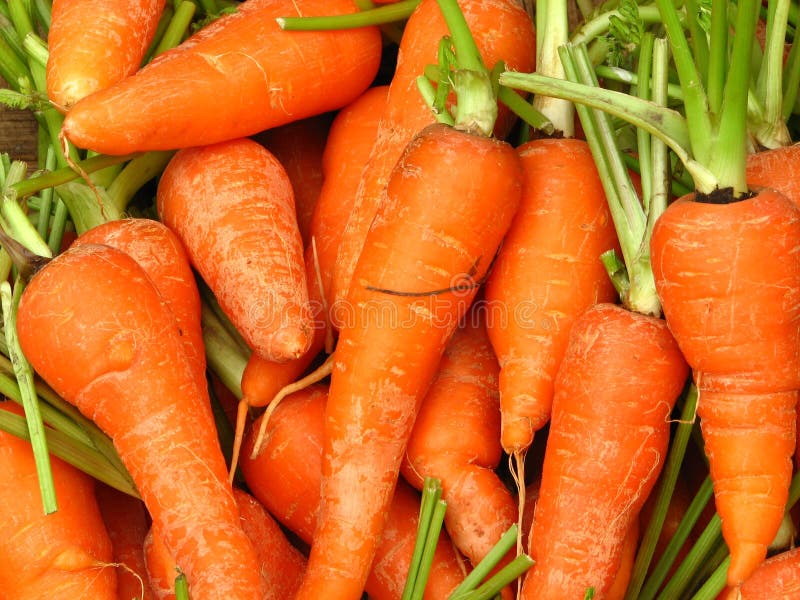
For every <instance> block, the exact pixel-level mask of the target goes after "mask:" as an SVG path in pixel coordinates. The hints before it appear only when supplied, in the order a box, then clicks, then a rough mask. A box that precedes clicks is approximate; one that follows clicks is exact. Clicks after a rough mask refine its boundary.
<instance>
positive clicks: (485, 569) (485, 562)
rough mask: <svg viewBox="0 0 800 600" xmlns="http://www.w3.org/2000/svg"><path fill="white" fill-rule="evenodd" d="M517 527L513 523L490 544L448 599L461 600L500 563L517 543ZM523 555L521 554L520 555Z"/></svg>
mask: <svg viewBox="0 0 800 600" xmlns="http://www.w3.org/2000/svg"><path fill="white" fill-rule="evenodd" d="M518 532H519V528H518V527H517V524H516V523H514V524H513V525H511V527H509V528H508V530H507V531H506V532H505V533H504V534H503V535H502V536H500V539H499V540H498V541H497V543H495V545H494V546H492V549H491V550H489V552H488V553H487V554H486V556H484V557H483V559H482V560H481V561H480V562H479V563H478V564H477V565H475V568H474V569H472V571H470V572H469V573H468V574H467V576H466V577H464V580H463V581H462V582H461V583H460V584H459V585H458V587H456V589H454V590H453V592H452V593H451V594H450V597H449V599H448V600H461V596H462V595H463V594H466V593H467V592H470V591H472V590H474V589H476V588H478V586H479V585H480V583H481V582H482V581H483V580H484V579H486V577H487V576H488V575H489V573H491V572H492V570H493V569H494V568H495V567H496V566H497V565H498V564H499V563H500V561H501V560H502V559H503V557H505V556H506V555H507V554H508V553H509V552H510V551H511V549H512V548H514V546H515V545H516V543H517V534H518ZM520 556H523V555H520Z"/></svg>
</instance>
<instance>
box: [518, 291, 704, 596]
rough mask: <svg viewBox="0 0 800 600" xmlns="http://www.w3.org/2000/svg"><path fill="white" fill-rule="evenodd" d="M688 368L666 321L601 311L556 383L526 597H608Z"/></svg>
mask: <svg viewBox="0 0 800 600" xmlns="http://www.w3.org/2000/svg"><path fill="white" fill-rule="evenodd" d="M688 375H689V368H688V366H687V364H686V361H685V360H684V358H683V355H682V354H681V352H680V349H679V348H678V345H677V343H676V342H675V339H674V338H673V337H672V334H671V333H670V331H669V329H668V328H667V324H666V323H665V322H664V321H663V320H661V319H656V318H654V317H650V316H647V315H643V314H640V313H636V312H633V311H629V310H627V309H625V308H622V307H621V306H618V305H615V304H608V303H602V304H595V305H594V306H592V307H590V308H588V309H587V310H585V311H584V312H583V313H582V314H581V315H580V316H579V317H578V318H577V319H576V320H575V322H574V324H573V326H572V330H571V331H570V337H569V342H568V345H567V349H566V352H565V354H564V358H563V360H562V362H561V366H560V367H559V370H558V374H557V376H556V381H555V395H554V397H553V410H552V417H551V419H550V426H549V432H548V438H547V446H546V449H545V455H544V463H543V465H542V478H541V483H540V487H539V497H538V500H537V502H536V508H535V510H534V517H533V525H532V528H531V532H530V537H529V540H530V542H529V543H530V555H531V558H533V560H534V561H535V564H534V566H533V567H532V568H531V570H530V571H528V573H527V575H526V576H525V580H524V583H523V588H522V598H524V599H525V600H528V599H531V600H532V599H534V598H547V599H548V600H558V599H561V598H563V599H564V600H572V599H574V598H583V597H584V594H585V593H586V591H587V590H588V589H589V588H593V589H594V592H595V594H594V597H595V598H598V599H600V598H604V597H605V594H606V593H607V592H608V590H609V589H610V587H611V585H612V583H613V581H614V578H615V577H616V574H617V572H618V570H619V567H620V564H621V560H622V556H623V548H624V544H625V538H626V536H627V535H628V534H629V532H630V529H631V527H632V526H633V523H634V521H635V520H636V519H638V518H639V512H640V511H641V509H642V506H643V505H644V503H645V501H646V500H647V497H648V495H649V493H650V491H651V490H652V488H653V486H654V485H655V483H656V480H657V479H658V475H659V473H660V471H661V468H662V466H663V463H664V459H665V457H666V454H667V448H668V444H669V434H670V428H669V418H670V413H671V411H672V407H673V405H674V403H675V401H676V400H677V398H678V395H679V394H680V392H681V390H682V389H683V387H684V385H685V384H686V379H687V377H688Z"/></svg>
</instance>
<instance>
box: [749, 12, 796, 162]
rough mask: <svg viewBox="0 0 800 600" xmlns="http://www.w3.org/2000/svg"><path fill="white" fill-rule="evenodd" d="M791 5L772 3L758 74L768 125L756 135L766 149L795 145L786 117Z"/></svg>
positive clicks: (757, 82)
mask: <svg viewBox="0 0 800 600" xmlns="http://www.w3.org/2000/svg"><path fill="white" fill-rule="evenodd" d="M790 3H791V2H790V0H770V2H769V7H770V10H769V12H768V17H767V35H766V45H765V51H764V58H763V60H762V61H761V68H760V69H759V71H758V78H757V81H756V91H755V94H756V96H757V97H758V98H759V100H761V102H762V104H763V105H764V121H763V124H761V127H757V128H756V131H755V132H754V133H755V136H756V139H757V140H758V142H759V143H760V144H761V145H762V146H764V147H766V148H777V147H779V146H787V145H789V144H790V143H791V136H790V135H789V130H788V128H787V127H786V122H785V119H784V117H783V98H784V96H783V55H784V45H785V40H786V30H787V27H788V22H789V5H790Z"/></svg>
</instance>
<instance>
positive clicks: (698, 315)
mask: <svg viewBox="0 0 800 600" xmlns="http://www.w3.org/2000/svg"><path fill="white" fill-rule="evenodd" d="M798 249H800V209H798V208H797V207H796V206H794V205H793V204H792V202H791V201H790V200H788V199H787V198H786V197H785V196H783V195H782V194H780V193H778V192H775V191H770V190H763V191H761V192H760V193H758V194H757V195H755V196H754V197H752V198H749V199H746V200H740V201H737V202H732V203H729V204H712V203H709V202H701V201H694V200H692V198H691V197H684V198H681V199H679V200H677V201H676V202H674V203H673V204H671V205H670V207H669V208H668V209H667V211H666V212H665V213H664V214H663V215H662V216H661V217H660V218H659V220H658V221H657V222H656V225H655V227H654V230H653V236H652V239H651V257H652V263H653V273H654V275H655V280H656V289H657V291H658V294H659V297H660V298H661V300H662V305H663V308H664V315H665V318H666V320H667V322H668V323H669V326H670V329H671V330H672V332H673V334H674V335H675V338H676V340H677V341H678V343H679V344H680V347H681V350H682V351H683V354H684V355H685V356H686V359H687V360H688V362H689V364H690V365H691V366H692V369H693V376H694V380H695V382H696V384H697V387H698V391H699V396H698V406H697V414H698V416H699V417H700V424H701V429H702V432H703V437H704V440H705V448H706V454H707V456H708V459H709V464H710V470H711V478H712V481H713V482H714V498H715V504H716V508H717V512H718V513H719V515H720V517H721V519H722V534H723V537H724V538H725V541H726V542H727V544H728V547H729V549H730V552H731V565H730V567H729V569H728V584H729V585H731V586H735V585H737V584H738V583H740V582H741V581H744V580H745V579H747V577H748V576H749V575H750V574H751V573H752V572H753V570H754V569H755V568H756V567H757V566H758V565H759V564H760V563H761V562H762V561H763V560H764V559H765V557H766V553H767V547H768V546H769V544H770V543H771V542H772V540H773V539H774V537H775V535H776V533H777V532H778V529H779V527H780V523H781V520H782V518H783V514H784V507H785V504H786V501H787V499H788V491H789V481H790V478H791V475H792V460H791V459H792V455H793V453H794V450H795V438H796V436H795V429H796V404H797V393H798V392H797V390H798V388H800V350H799V348H800V346H799V345H798V344H800V262H798V261H797V259H796V254H797V252H798ZM743 436H744V437H743ZM743 439H747V450H746V451H744V449H743V448H742V443H741V441H742V440H743Z"/></svg>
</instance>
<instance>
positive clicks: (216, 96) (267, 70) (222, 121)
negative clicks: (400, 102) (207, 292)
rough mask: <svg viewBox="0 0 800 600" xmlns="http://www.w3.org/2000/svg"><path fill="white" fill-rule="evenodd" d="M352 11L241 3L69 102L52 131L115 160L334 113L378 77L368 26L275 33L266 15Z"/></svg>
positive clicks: (301, 0) (292, 0) (266, 1)
mask: <svg viewBox="0 0 800 600" xmlns="http://www.w3.org/2000/svg"><path fill="white" fill-rule="evenodd" d="M355 10H356V6H355V3H354V2H353V1H352V0H247V1H246V2H243V3H241V4H238V5H237V6H236V11H235V12H233V13H232V14H226V15H223V16H221V17H220V18H218V19H216V20H215V21H213V22H212V23H210V24H209V25H207V26H206V27H204V28H202V29H201V30H199V31H198V32H197V33H195V34H194V35H193V36H192V37H190V38H189V39H187V40H186V41H185V42H183V43H182V44H180V45H179V46H177V47H175V48H172V49H171V50H168V51H166V52H163V53H162V54H160V55H159V56H157V57H156V58H155V59H154V60H152V61H151V62H150V63H148V64H147V65H146V66H145V67H143V68H142V69H140V70H139V71H138V72H137V73H136V74H134V75H132V76H130V77H127V78H126V79H125V80H123V81H121V82H120V83H118V84H116V85H113V86H111V87H110V88H107V89H105V90H102V91H100V92H97V93H96V94H92V95H91V97H87V98H85V99H84V100H82V101H80V102H78V103H76V104H75V106H73V108H72V110H70V112H69V114H68V115H67V117H66V118H65V120H64V124H63V127H62V133H63V135H64V136H65V137H66V138H67V139H68V140H69V141H71V142H72V143H73V144H75V145H76V146H78V147H80V148H85V149H90V150H95V151H97V152H101V153H104V154H116V155H119V154H128V153H131V152H138V151H146V150H172V149H178V148H186V147H190V146H200V145H208V144H212V143H215V142H221V141H224V140H229V139H234V138H238V137H244V136H249V135H253V134H256V133H258V132H260V131H264V130H265V129H270V128H272V127H277V126H279V125H285V124H286V123H290V122H292V121H297V120H299V119H303V118H305V117H310V116H314V115H317V114H322V113H324V112H327V111H330V110H335V109H338V108H341V107H342V106H345V105H346V104H348V103H349V102H351V101H352V100H354V99H355V98H356V97H358V95H359V94H361V93H362V92H363V91H364V90H365V89H366V88H367V87H368V86H369V85H370V84H371V83H372V80H373V78H374V77H375V74H376V73H377V71H378V66H379V63H380V59H381V53H382V45H381V36H380V32H379V30H378V28H377V27H363V28H358V29H347V30H338V31H302V32H301V31H284V30H282V29H281V28H280V26H279V25H278V23H277V21H276V19H277V18H278V17H291V16H298V15H302V16H313V15H329V14H330V15H333V14H344V13H352V12H355ZM275 57H280V60H276V58H275ZM165 90H169V93H165Z"/></svg>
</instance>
